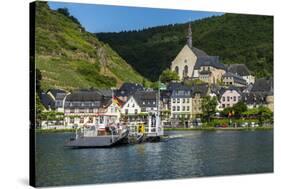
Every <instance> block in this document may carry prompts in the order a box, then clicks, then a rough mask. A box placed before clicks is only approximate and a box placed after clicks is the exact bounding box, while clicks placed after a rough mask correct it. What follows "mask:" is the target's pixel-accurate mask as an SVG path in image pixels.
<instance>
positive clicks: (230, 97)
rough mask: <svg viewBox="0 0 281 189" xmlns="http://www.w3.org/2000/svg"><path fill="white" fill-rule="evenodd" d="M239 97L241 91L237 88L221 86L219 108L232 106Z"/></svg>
mask: <svg viewBox="0 0 281 189" xmlns="http://www.w3.org/2000/svg"><path fill="white" fill-rule="evenodd" d="M240 99H241V92H240V90H239V89H238V88H236V87H234V86H230V87H228V88H221V89H220V95H219V110H223V109H224V108H228V107H233V105H235V104H236V103H238V102H239V101H240Z"/></svg>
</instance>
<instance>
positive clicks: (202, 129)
mask: <svg viewBox="0 0 281 189" xmlns="http://www.w3.org/2000/svg"><path fill="white" fill-rule="evenodd" d="M265 130H273V127H272V126H271V127H237V128H234V127H226V128H222V127H200V128H184V127H178V128H164V131H265Z"/></svg>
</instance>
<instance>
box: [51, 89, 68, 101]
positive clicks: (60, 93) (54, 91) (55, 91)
mask: <svg viewBox="0 0 281 189" xmlns="http://www.w3.org/2000/svg"><path fill="white" fill-rule="evenodd" d="M48 92H50V93H51V94H52V95H53V96H54V97H55V99H56V100H63V99H64V97H65V95H66V93H67V92H66V91H64V90H62V89H49V90H48V91H47V93H48Z"/></svg>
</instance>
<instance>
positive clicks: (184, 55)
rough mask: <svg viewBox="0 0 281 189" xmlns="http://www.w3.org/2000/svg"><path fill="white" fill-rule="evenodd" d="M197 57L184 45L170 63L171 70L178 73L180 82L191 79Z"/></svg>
mask: <svg viewBox="0 0 281 189" xmlns="http://www.w3.org/2000/svg"><path fill="white" fill-rule="evenodd" d="M196 60H197V57H196V55H195V54H194V53H193V51H192V50H191V49H190V47H189V46H188V45H185V46H184V47H183V48H182V50H181V51H180V52H179V54H178V55H177V56H176V58H175V59H174V60H173V61H172V64H171V70H172V71H175V72H177V73H178V76H179V78H180V80H183V79H184V77H193V70H194V66H195V63H196Z"/></svg>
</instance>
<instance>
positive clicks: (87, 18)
mask: <svg viewBox="0 0 281 189" xmlns="http://www.w3.org/2000/svg"><path fill="white" fill-rule="evenodd" d="M49 6H50V8H51V9H54V10H55V9H58V8H64V7H66V8H68V10H69V12H70V14H71V15H73V16H74V17H76V18H77V19H78V20H79V21H80V23H81V24H82V26H83V27H85V29H86V30H87V31H89V32H93V33H97V32H119V31H125V30H126V31H128V30H139V29H143V28H148V27H153V26H159V25H167V24H175V23H185V22H188V21H189V20H191V21H192V20H197V19H201V18H205V17H210V16H213V15H221V14H222V13H216V12H201V11H187V10H171V9H153V8H138V7H123V6H109V5H94V4H80V3H60V2H49Z"/></svg>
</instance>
